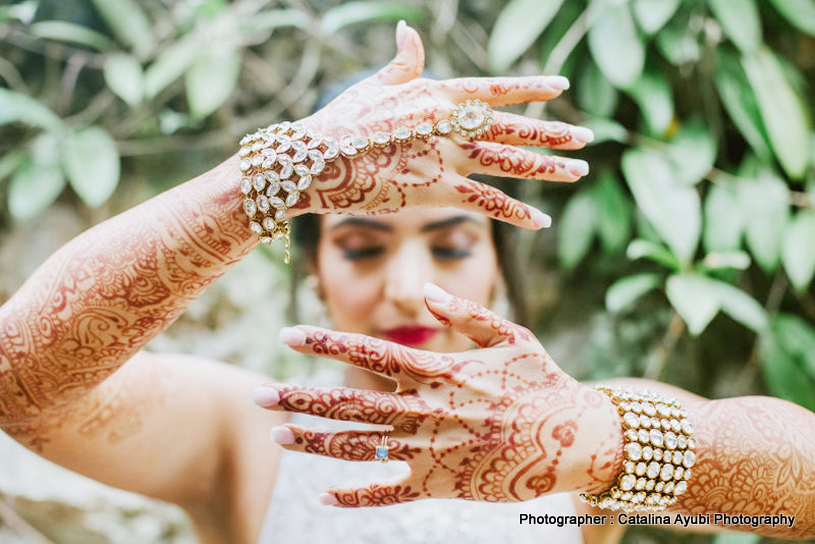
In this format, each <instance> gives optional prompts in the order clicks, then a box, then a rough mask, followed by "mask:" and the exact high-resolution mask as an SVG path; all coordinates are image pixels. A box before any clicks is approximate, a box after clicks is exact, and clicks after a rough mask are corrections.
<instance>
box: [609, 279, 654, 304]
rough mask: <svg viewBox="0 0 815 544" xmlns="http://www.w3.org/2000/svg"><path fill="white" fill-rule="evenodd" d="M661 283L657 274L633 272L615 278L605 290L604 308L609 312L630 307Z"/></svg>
mask: <svg viewBox="0 0 815 544" xmlns="http://www.w3.org/2000/svg"><path fill="white" fill-rule="evenodd" d="M660 285H662V276H660V275H659V274H651V273H646V274H634V275H633V276H628V277H625V278H622V279H619V280H617V281H616V282H614V284H613V285H612V286H611V287H609V288H608V291H606V308H608V311H609V312H619V311H622V310H625V309H626V308H628V307H630V306H631V305H632V304H634V302H636V301H637V300H638V299H639V298H640V297H642V296H643V295H644V294H646V293H648V292H650V291H653V290H654V289H656V288H658V287H659V286H660Z"/></svg>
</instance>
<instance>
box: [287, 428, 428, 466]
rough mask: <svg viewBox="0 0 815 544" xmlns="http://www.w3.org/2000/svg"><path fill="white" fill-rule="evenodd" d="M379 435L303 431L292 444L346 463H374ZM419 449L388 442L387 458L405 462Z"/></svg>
mask: <svg viewBox="0 0 815 544" xmlns="http://www.w3.org/2000/svg"><path fill="white" fill-rule="evenodd" d="M379 441H380V435H377V434H357V433H354V432H340V433H332V432H321V431H313V430H305V431H303V434H302V436H298V437H297V438H295V440H294V443H295V444H298V445H300V446H301V447H302V448H303V451H306V452H308V453H316V454H318V455H326V456H328V457H334V458H336V459H344V460H346V461H374V460H375V459H376V458H375V451H376V447H377V446H379ZM419 451H420V450H419V448H411V447H410V446H408V445H407V444H405V443H402V442H401V441H399V440H396V439H394V438H390V439H389V440H388V456H389V458H390V459H392V460H394V461H407V460H408V459H413V458H414V456H415V455H416V454H418V453H419Z"/></svg>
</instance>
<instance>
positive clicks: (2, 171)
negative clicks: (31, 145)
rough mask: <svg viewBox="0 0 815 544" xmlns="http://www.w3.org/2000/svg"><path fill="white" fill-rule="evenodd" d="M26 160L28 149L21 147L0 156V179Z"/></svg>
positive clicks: (11, 172) (7, 175)
mask: <svg viewBox="0 0 815 544" xmlns="http://www.w3.org/2000/svg"><path fill="white" fill-rule="evenodd" d="M27 160H29V154H28V150H25V151H23V150H22V149H14V150H12V151H9V152H8V153H6V154H5V155H3V156H2V157H0V181H3V180H4V179H6V178H7V177H9V176H10V175H11V174H13V173H14V171H15V170H17V169H18V168H19V167H20V166H22V164H23V163H24V162H25V161H27Z"/></svg>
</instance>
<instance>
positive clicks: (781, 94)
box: [742, 47, 810, 179]
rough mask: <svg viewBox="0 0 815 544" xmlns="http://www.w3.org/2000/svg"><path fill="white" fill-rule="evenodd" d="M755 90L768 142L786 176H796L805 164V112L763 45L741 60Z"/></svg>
mask: <svg viewBox="0 0 815 544" xmlns="http://www.w3.org/2000/svg"><path fill="white" fill-rule="evenodd" d="M742 64H743V66H744V71H745V73H746V74H747V79H748V80H749V81H750V85H751V86H752V87H753V89H755V93H756V97H757V98H758V107H759V111H760V112H761V118H762V120H763V121H764V126H765V127H766V129H767V135H768V136H769V138H770V145H771V146H772V149H773V151H774V153H775V156H776V157H778V162H780V163H781V166H782V168H784V171H785V172H786V173H787V175H788V176H789V177H791V178H794V179H800V178H802V177H803V176H804V172H806V167H807V164H808V163H809V160H810V159H809V126H808V122H807V120H808V119H809V112H808V111H807V109H806V107H805V106H804V101H803V100H802V99H801V97H800V96H799V95H798V94H797V93H796V92H795V90H794V89H793V87H792V86H791V85H790V83H789V81H788V80H787V78H786V76H785V74H784V72H783V70H782V69H781V65H780V64H779V62H778V60H777V59H776V58H775V55H774V54H773V53H772V52H771V51H770V50H769V49H767V48H766V47H762V48H761V49H759V50H758V51H757V52H756V54H755V55H751V56H746V57H744V58H743V59H742Z"/></svg>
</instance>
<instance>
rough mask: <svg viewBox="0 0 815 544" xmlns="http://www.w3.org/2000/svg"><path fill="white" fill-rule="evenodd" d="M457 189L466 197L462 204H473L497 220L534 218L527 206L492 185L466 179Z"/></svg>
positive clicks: (457, 185)
mask: <svg viewBox="0 0 815 544" xmlns="http://www.w3.org/2000/svg"><path fill="white" fill-rule="evenodd" d="M455 189H456V190H457V191H458V192H459V193H461V194H462V195H464V199H463V200H462V202H467V203H470V204H473V205H475V206H476V207H478V208H480V209H481V211H482V212H484V213H486V214H487V215H491V216H493V217H495V218H496V219H501V218H505V219H511V218H517V219H519V220H526V219H529V218H530V217H531V216H532V214H531V213H530V212H529V208H528V207H527V206H526V205H525V204H522V203H521V202H518V201H517V200H514V199H512V198H510V197H509V196H507V195H506V194H504V193H503V192H501V191H499V190H498V189H496V188H495V187H492V186H490V185H485V184H483V183H479V182H477V181H473V180H471V179H466V178H465V179H464V180H463V182H462V183H459V184H456V185H455Z"/></svg>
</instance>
